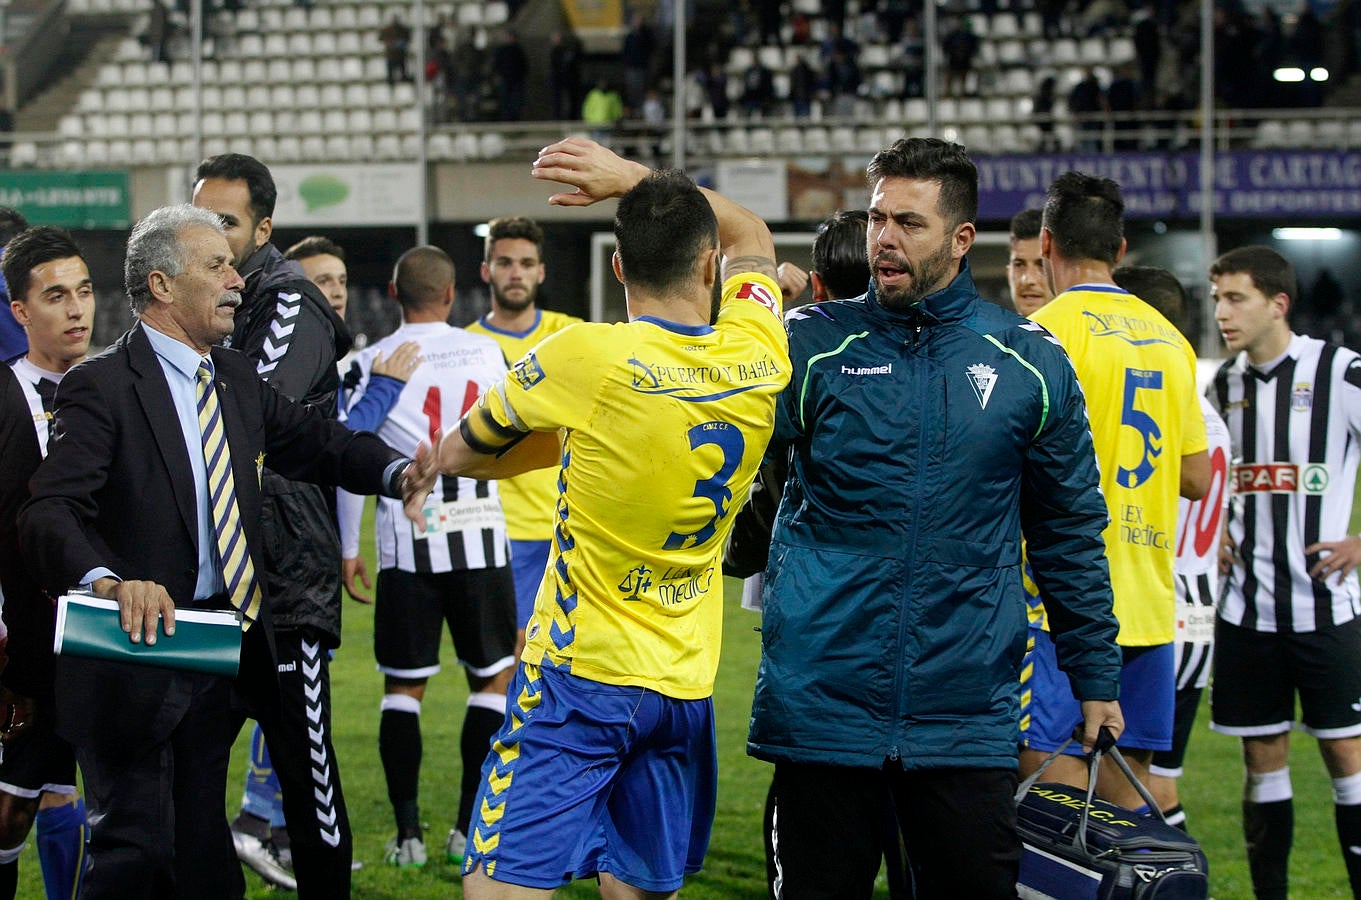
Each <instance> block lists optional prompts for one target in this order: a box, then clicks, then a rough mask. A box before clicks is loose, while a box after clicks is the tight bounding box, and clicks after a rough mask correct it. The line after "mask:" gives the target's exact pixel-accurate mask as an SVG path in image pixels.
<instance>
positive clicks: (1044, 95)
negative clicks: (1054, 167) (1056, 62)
mask: <svg viewBox="0 0 1361 900" xmlns="http://www.w3.org/2000/svg"><path fill="white" fill-rule="evenodd" d="M1057 86H1058V81H1057V80H1056V79H1055V78H1054V76H1053V75H1046V76H1044V78H1043V79H1041V80H1040V86H1039V88H1038V89H1037V90H1036V91H1035V100H1034V102H1033V103H1032V104H1031V114H1032V115H1033V116H1034V117H1035V125H1036V127H1038V128H1039V129H1040V146H1039V147H1038V148H1037V149H1038V150H1039V151H1040V152H1041V153H1055V152H1057V151H1058V149H1059V142H1058V140H1057V139H1056V138H1055V137H1054V102H1055V100H1056V99H1057V98H1056V97H1055V96H1054V95H1055V91H1056V89H1057Z"/></svg>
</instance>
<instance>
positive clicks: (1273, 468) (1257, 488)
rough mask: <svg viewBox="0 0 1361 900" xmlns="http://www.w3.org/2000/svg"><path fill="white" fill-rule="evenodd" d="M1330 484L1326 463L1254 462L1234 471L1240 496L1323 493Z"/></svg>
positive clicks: (1237, 491) (1235, 491)
mask: <svg viewBox="0 0 1361 900" xmlns="http://www.w3.org/2000/svg"><path fill="white" fill-rule="evenodd" d="M1329 481H1330V478H1329V475H1328V467H1327V466H1326V465H1324V464H1323V463H1307V464H1306V465H1303V466H1299V465H1296V464H1295V463H1254V464H1246V465H1240V466H1236V467H1235V468H1234V470H1233V490H1234V493H1236V494H1322V493H1325V492H1326V491H1327V490H1328V482H1329Z"/></svg>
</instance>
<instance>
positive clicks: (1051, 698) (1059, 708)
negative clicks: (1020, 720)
mask: <svg viewBox="0 0 1361 900" xmlns="http://www.w3.org/2000/svg"><path fill="white" fill-rule="evenodd" d="M1120 650H1121V651H1122V652H1123V653H1124V665H1123V666H1122V667H1121V669H1120V711H1121V712H1122V713H1123V714H1124V717H1125V731H1124V734H1122V735H1121V736H1120V746H1121V747H1125V748H1129V749H1133V750H1168V749H1170V748H1171V746H1172V720H1173V718H1174V707H1175V700H1174V697H1175V694H1176V684H1177V682H1176V674H1177V671H1176V670H1177V656H1176V652H1175V648H1174V646H1173V645H1172V644H1170V643H1169V644H1160V645H1158V646H1156V647H1121V648H1120ZM1034 661H1035V672H1034V674H1033V675H1032V676H1031V682H1030V683H1031V685H1032V692H1033V693H1032V698H1031V704H1030V728H1029V729H1028V730H1027V731H1025V732H1022V734H1021V744H1022V746H1025V747H1028V748H1030V749H1031V750H1041V751H1044V752H1045V753H1050V752H1053V751H1054V750H1056V749H1057V748H1058V747H1059V746H1060V745H1062V744H1063V742H1064V741H1066V740H1068V738H1070V737H1072V735H1073V729H1074V728H1076V727H1077V726H1078V725H1079V724H1081V723H1082V704H1080V703H1079V702H1078V701H1077V698H1075V697H1074V696H1073V689H1072V686H1071V685H1069V683H1068V676H1067V675H1065V674H1064V673H1063V672H1062V671H1060V670H1059V666H1058V659H1057V656H1056V655H1055V652H1054V639H1053V638H1052V637H1051V636H1050V634H1049V632H1047V631H1046V632H1042V633H1041V634H1039V635H1038V636H1037V637H1036V640H1035V654H1034ZM1067 752H1068V753H1072V754H1073V755H1075V756H1076V755H1081V753H1082V747H1081V746H1080V745H1078V744H1077V743H1074V744H1073V745H1072V746H1070V747H1069V748H1068V750H1067Z"/></svg>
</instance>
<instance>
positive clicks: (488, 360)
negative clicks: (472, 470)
mask: <svg viewBox="0 0 1361 900" xmlns="http://www.w3.org/2000/svg"><path fill="white" fill-rule="evenodd" d="M406 341H416V342H418V343H419V344H420V346H421V364H420V366H419V367H418V368H417V369H416V371H415V372H414V373H412V375H411V378H410V380H408V381H407V383H406V385H405V386H404V387H403V388H402V392H401V394H399V395H398V397H397V403H396V405H395V406H393V408H392V411H391V412H389V413H388V415H387V418H386V419H384V420H383V422H382V424H380V425H379V426H378V431H377V433H378V436H379V437H381V438H382V439H383V440H384V441H386V442H387V444H388V446H390V447H392V448H393V449H395V450H397V451H398V452H400V453H405V454H407V455H411V454H413V453H415V452H416V447H417V445H419V444H420V442H421V441H427V442H428V441H429V440H430V438H431V435H433V434H435V433H442V432H445V431H448V430H449V429H450V428H455V427H457V425H458V420H459V418H461V417H462V415H463V413H464V412H466V411H467V409H468V408H469V407H471V406H472V405H473V404H474V403H475V402H477V398H478V396H479V395H480V394H481V393H482V392H483V391H485V390H486V389H487V388H488V387H490V386H491V385H492V384H494V383H495V382H497V381H499V380H500V379H501V377H502V376H503V375H505V372H506V362H505V357H504V356H503V355H502V353H501V348H500V347H499V346H498V345H497V343H496V342H495V341H493V340H492V339H491V338H488V337H483V336H481V335H475V334H470V333H469V332H467V331H464V330H463V329H462V328H454V327H452V326H450V325H446V324H444V323H443V322H429V323H425V322H423V323H416V324H406V325H403V326H402V327H401V328H399V329H397V331H395V332H393V333H392V334H391V335H389V336H388V337H386V338H384V339H383V340H381V341H378V342H377V343H375V344H371V345H370V346H368V347H367V348H365V349H364V350H363V351H361V352H360V353H359V354H358V356H356V357H355V359H354V363H353V366H352V367H351V374H348V375H346V377H345V391H346V393H345V407H346V409H352V408H353V407H354V405H355V404H356V403H358V402H359V399H360V398H361V397H362V396H364V390H365V388H366V387H367V385H368V381H369V377H370V369H371V367H372V365H373V359H374V357H375V356H376V355H377V354H378V353H379V352H381V353H382V354H383V356H384V358H388V357H390V356H392V353H393V351H394V350H396V349H397V347H399V346H400V345H401V344H402V343H404V342H406ZM362 505H363V501H362V499H361V500H360V501H358V503H356V502H355V501H353V500H351V499H350V498H349V497H348V496H345V495H342V497H341V502H340V506H341V510H340V528H341V543H342V549H343V552H344V554H345V555H346V556H353V555H356V554H357V553H358V546H359V544H358V535H359V522H358V518H359V512H358V511H359V510H360V509H362ZM425 519H426V524H425V527H424V528H423V529H418V528H416V527H415V526H413V525H412V524H411V521H410V520H409V519H407V517H406V514H405V513H404V512H403V510H402V502H401V501H400V500H392V499H388V498H386V497H379V498H378V514H377V517H376V518H375V520H374V530H375V531H376V533H377V537H378V566H379V568H380V569H400V570H402V571H403V572H416V573H428V572H451V571H457V570H462V569H485V568H491V567H494V566H504V565H507V564H508V563H509V560H510V553H509V549H508V543H507V538H506V520H505V516H504V514H503V513H502V511H501V500H500V497H499V495H498V493H497V490H496V482H494V481H479V480H477V479H475V478H461V477H455V476H448V475H445V476H441V477H440V479H439V480H438V481H437V482H436V484H435V489H434V490H433V491H432V492H431V494H430V498H429V499H428V500H426V502H425Z"/></svg>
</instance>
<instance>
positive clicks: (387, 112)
mask: <svg viewBox="0 0 1361 900" xmlns="http://www.w3.org/2000/svg"><path fill="white" fill-rule="evenodd" d="M399 127H400V126H399V125H398V122H397V110H395V109H392V108H380V109H375V110H374V111H373V130H374V132H375V133H377V134H386V133H388V132H393V131H396V130H397V129H398V128H399Z"/></svg>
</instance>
